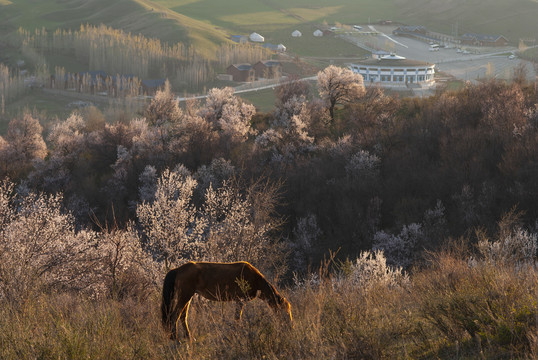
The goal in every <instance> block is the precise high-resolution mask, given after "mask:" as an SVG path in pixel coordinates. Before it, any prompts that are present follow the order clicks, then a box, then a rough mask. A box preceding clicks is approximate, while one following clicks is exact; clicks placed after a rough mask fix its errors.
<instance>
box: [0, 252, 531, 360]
mask: <svg viewBox="0 0 538 360" xmlns="http://www.w3.org/2000/svg"><path fill="white" fill-rule="evenodd" d="M335 281H336V280H335V279H333V278H331V277H330V276H327V277H325V278H324V279H323V280H322V281H320V282H317V283H315V284H311V285H302V286H301V287H293V288H288V289H283V291H282V292H283V294H284V295H285V296H286V297H287V298H288V299H289V300H290V302H291V303H292V305H293V315H294V326H293V328H289V327H287V326H285V324H284V323H281V322H280V321H279V319H278V318H277V317H276V316H275V315H274V314H273V313H272V312H271V311H270V310H269V309H268V308H267V306H266V305H265V304H264V303H263V302H262V301H260V300H254V301H252V302H251V303H249V304H248V306H247V307H246V308H245V311H244V314H243V319H242V321H241V322H236V321H235V320H234V317H233V312H234V306H233V304H228V303H214V302H209V301H205V300H202V299H200V298H195V300H194V301H193V305H192V306H191V310H190V317H189V322H190V327H191V331H192V333H193V334H194V336H195V337H196V338H197V341H196V342H193V343H188V342H184V343H174V342H171V341H169V340H168V339H167V338H166V337H165V334H164V332H163V330H162V329H161V325H160V323H159V314H158V305H159V293H158V291H157V290H155V291H154V292H152V294H151V296H149V297H147V298H145V299H144V300H140V301H136V300H133V299H124V300H119V301H118V300H101V301H95V300H91V299H87V298H81V297H80V296H78V295H70V294H39V295H36V296H34V297H31V298H28V299H26V301H24V302H21V303H17V304H8V303H6V304H2V306H1V307H0V358H2V359H36V358H39V359H52V358H55V359H57V358H69V359H88V358H90V359H133V358H134V359H136V358H140V359H149V358H151V359H213V358H218V359H262V358H264V359H284V358H285V359H313V358H318V359H319V358H334V359H395V358H400V359H401V358H446V359H452V358H486V359H488V358H491V359H493V358H495V359H502V358H533V357H534V356H535V355H536V354H537V353H538V337H537V335H536V334H537V328H536V326H537V315H538V302H537V300H536V299H538V285H537V284H538V274H537V272H536V270H535V269H533V268H526V269H519V270H517V269H514V268H513V267H509V266H496V267H493V266H490V265H487V264H482V265H479V266H474V267H469V265H468V263H467V261H465V260H463V259H462V258H458V257H457V256H455V255H453V254H452V255H450V254H446V253H445V254H441V255H436V256H435V257H434V260H433V261H432V262H431V264H430V266H429V267H427V268H426V269H425V270H422V271H420V272H419V273H417V274H415V275H413V276H412V277H411V282H410V284H409V285H408V286H405V287H394V288H387V287H384V286H375V285H374V286H371V287H368V289H365V288H357V287H353V286H351V285H350V284H348V283H346V284H343V285H342V284H340V285H337V284H336V283H335ZM335 284H336V285H335Z"/></svg>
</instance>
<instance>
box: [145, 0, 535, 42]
mask: <svg viewBox="0 0 538 360" xmlns="http://www.w3.org/2000/svg"><path fill="white" fill-rule="evenodd" d="M154 2H156V3H159V4H162V5H163V6H166V7H168V8H170V9H172V10H173V11H175V12H178V13H181V14H184V15H186V16H189V17H192V18H195V19H198V20H203V21H208V22H210V23H212V24H215V25H218V26H221V27H224V28H226V29H230V30H231V31H245V32H248V31H255V30H256V29H258V30H259V31H264V32H266V33H268V34H270V33H271V32H273V31H277V30H284V29H291V28H292V27H294V26H297V25H300V24H305V23H322V22H323V21H327V22H328V23H335V22H340V23H347V24H355V23H368V22H369V21H370V22H372V23H375V22H377V21H379V20H382V19H390V20H393V21H398V22H404V23H408V24H417V25H425V26H427V27H428V28H431V29H432V30H434V31H440V32H445V33H449V34H450V33H452V29H453V26H454V25H455V24H456V23H457V24H458V33H460V34H462V33H464V32H484V33H500V34H503V35H505V36H506V37H508V38H509V39H510V40H512V41H514V42H517V41H518V39H519V38H521V37H529V36H534V34H536V33H538V25H537V24H536V21H535V19H536V16H537V15H538V3H537V2H536V1H533V0H513V1H510V2H506V1H501V0H493V1H488V2H487V4H485V3H484V2H483V1H480V0H469V1H465V0H453V1H449V2H447V1H442V0H433V1H432V0H391V1H384V2H379V1H375V0H361V1H354V0H340V1H335V2H331V3H330V6H327V2H326V1H324V0H312V1H308V2H307V1H304V0H258V1H247V0H232V1H228V2H225V3H224V2H221V1H217V0H177V1H174V0H155V1H154ZM207 9H212V11H211V12H208V11H207ZM253 27H255V29H252V28H253Z"/></svg>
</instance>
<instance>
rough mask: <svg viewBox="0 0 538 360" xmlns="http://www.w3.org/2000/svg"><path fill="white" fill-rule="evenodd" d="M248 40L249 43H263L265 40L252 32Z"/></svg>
mask: <svg viewBox="0 0 538 360" xmlns="http://www.w3.org/2000/svg"><path fill="white" fill-rule="evenodd" d="M248 38H249V39H250V41H253V42H264V41H265V38H264V37H263V36H261V35H260V34H258V33H256V32H253V33H252V34H250V36H249V37H248Z"/></svg>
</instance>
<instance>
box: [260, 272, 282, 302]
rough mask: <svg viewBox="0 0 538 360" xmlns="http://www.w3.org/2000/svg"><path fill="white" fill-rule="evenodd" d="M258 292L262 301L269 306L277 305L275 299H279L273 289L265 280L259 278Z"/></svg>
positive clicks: (278, 295)
mask: <svg viewBox="0 0 538 360" xmlns="http://www.w3.org/2000/svg"><path fill="white" fill-rule="evenodd" d="M260 291H261V297H262V299H264V300H266V301H267V302H268V303H269V305H274V306H276V305H277V299H279V298H281V296H280V294H279V293H278V292H277V291H276V289H275V287H274V286H273V285H271V284H270V283H269V282H268V281H267V280H265V278H263V277H262V278H260Z"/></svg>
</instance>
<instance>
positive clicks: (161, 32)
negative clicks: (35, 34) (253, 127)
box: [0, 0, 226, 56]
mask: <svg viewBox="0 0 538 360" xmlns="http://www.w3.org/2000/svg"><path fill="white" fill-rule="evenodd" d="M81 23H83V24H85V23H88V24H94V25H99V24H101V23H103V24H106V25H108V26H111V27H114V28H119V29H123V30H124V31H127V32H132V33H141V34H143V35H145V36H147V37H156V38H159V39H161V40H164V41H169V42H182V43H185V44H193V45H194V46H196V48H197V49H198V51H199V52H200V53H205V54H207V55H208V56H213V55H214V50H215V49H216V46H217V45H218V44H220V43H222V42H224V41H226V34H225V32H223V31H222V30H220V29H216V28H215V27H214V26H212V25H210V24H207V23H204V22H200V21H197V20H194V19H192V18H189V17H186V16H183V15H181V14H178V13H175V12H173V11H170V10H168V9H166V8H164V7H162V6H158V4H152V3H151V2H149V1H144V0H116V1H108V0H87V1H80V0H63V1H52V0H44V1H35V0H17V1H16V2H10V1H7V0H3V1H2V2H0V24H2V25H1V27H0V34H1V35H6V34H8V33H10V32H12V31H15V30H16V29H17V28H18V27H23V28H25V29H34V28H41V27H45V28H47V29H49V30H53V29H56V28H71V29H77V28H78V27H79V26H80V24H81Z"/></svg>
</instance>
